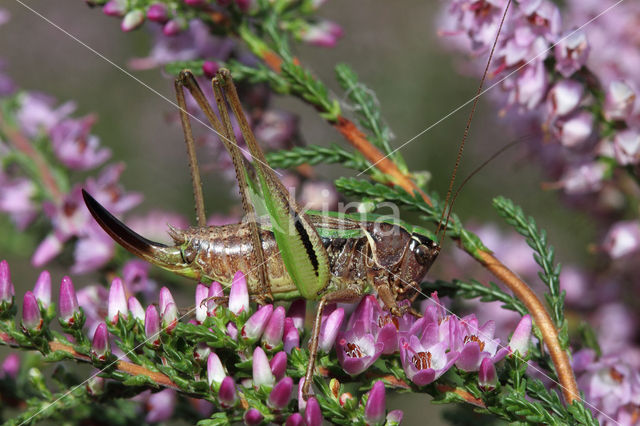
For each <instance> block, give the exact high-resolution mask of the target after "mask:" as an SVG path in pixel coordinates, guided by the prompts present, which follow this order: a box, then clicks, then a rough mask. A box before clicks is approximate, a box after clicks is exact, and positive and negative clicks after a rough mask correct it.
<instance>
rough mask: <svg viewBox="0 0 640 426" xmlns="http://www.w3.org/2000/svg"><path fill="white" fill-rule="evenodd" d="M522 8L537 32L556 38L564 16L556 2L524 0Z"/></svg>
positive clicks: (548, 37)
mask: <svg viewBox="0 0 640 426" xmlns="http://www.w3.org/2000/svg"><path fill="white" fill-rule="evenodd" d="M520 9H521V12H522V13H523V14H524V15H525V16H526V17H527V21H528V23H529V25H531V26H532V27H533V28H534V29H535V31H536V33H537V34H540V35H543V36H545V37H546V38H547V39H554V38H555V37H554V36H555V35H557V34H558V33H559V31H560V25H561V24H562V18H561V16H560V10H559V9H558V7H557V6H556V5H555V4H553V3H551V2H550V1H548V0H523V1H521V2H520Z"/></svg>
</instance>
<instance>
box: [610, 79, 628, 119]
mask: <svg viewBox="0 0 640 426" xmlns="http://www.w3.org/2000/svg"><path fill="white" fill-rule="evenodd" d="M635 102H636V93H635V92H634V91H633V89H632V88H631V87H630V86H629V85H628V84H627V83H626V82H624V81H620V80H614V81H612V82H611V83H609V87H608V88H607V94H606V97H605V102H604V116H605V117H606V118H607V120H626V119H627V118H628V117H629V115H630V114H631V111H633V106H634V105H635Z"/></svg>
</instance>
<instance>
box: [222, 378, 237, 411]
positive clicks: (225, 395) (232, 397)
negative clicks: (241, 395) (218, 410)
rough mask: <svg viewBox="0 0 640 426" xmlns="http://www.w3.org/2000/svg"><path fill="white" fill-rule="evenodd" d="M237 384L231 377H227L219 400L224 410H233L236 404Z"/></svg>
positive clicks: (223, 382)
mask: <svg viewBox="0 0 640 426" xmlns="http://www.w3.org/2000/svg"><path fill="white" fill-rule="evenodd" d="M236 399H237V395H236V383H235V382H234V381H233V379H232V378H231V377H229V376H227V377H225V378H224V379H223V380H222V383H221V384H220V390H218V400H219V401H220V405H222V406H223V407H224V408H231V407H233V406H234V405H235V404H236Z"/></svg>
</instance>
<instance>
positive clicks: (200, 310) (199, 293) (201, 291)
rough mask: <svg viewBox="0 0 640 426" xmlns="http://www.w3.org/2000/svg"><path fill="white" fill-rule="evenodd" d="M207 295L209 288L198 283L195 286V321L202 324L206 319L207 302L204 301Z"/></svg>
mask: <svg viewBox="0 0 640 426" xmlns="http://www.w3.org/2000/svg"><path fill="white" fill-rule="evenodd" d="M207 294H209V288H208V287H207V286H205V285H204V284H201V283H198V285H197V286H196V321H198V323H200V324H202V323H203V322H204V320H205V319H207V302H205V301H204V300H205V299H206V298H207Z"/></svg>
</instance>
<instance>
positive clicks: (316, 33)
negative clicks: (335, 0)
mask: <svg viewBox="0 0 640 426" xmlns="http://www.w3.org/2000/svg"><path fill="white" fill-rule="evenodd" d="M342 34H343V32H342V28H340V26H339V25H338V24H336V23H335V22H331V21H326V20H323V21H319V22H317V23H316V24H313V25H309V26H307V27H306V28H304V29H303V30H302V31H301V33H300V34H299V36H300V39H301V40H302V41H305V42H307V43H309V44H312V45H314V46H320V47H333V46H335V45H336V43H338V39H339V38H340V37H342Z"/></svg>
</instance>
